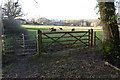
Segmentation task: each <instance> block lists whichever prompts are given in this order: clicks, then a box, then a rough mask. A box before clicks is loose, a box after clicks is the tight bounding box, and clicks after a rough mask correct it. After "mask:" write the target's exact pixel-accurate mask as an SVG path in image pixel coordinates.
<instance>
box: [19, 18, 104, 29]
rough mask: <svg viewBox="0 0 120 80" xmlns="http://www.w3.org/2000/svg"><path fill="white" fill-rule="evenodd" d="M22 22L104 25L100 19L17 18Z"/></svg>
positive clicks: (60, 24) (32, 23) (61, 24)
mask: <svg viewBox="0 0 120 80" xmlns="http://www.w3.org/2000/svg"><path fill="white" fill-rule="evenodd" d="M17 21H18V22H19V23H20V24H27V25H28V24H29V25H55V26H84V27H85V26H87V27H88V26H90V27H92V26H94V27H96V26H102V25H101V24H100V21H99V20H98V19H81V20H49V19H47V18H44V17H42V18H39V19H35V18H33V19H31V20H28V19H27V20H24V19H17Z"/></svg>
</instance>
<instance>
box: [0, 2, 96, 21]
mask: <svg viewBox="0 0 120 80" xmlns="http://www.w3.org/2000/svg"><path fill="white" fill-rule="evenodd" d="M0 1H1V2H4V1H5V0H0ZM14 1H17V0H14ZM35 1H37V3H36V2H35ZM35 1H34V0H19V3H20V4H21V5H22V9H23V12H24V13H25V17H24V18H27V19H28V18H39V17H45V18H48V19H61V20H66V19H97V18H98V15H97V14H96V12H97V11H96V10H95V6H96V4H97V0H35Z"/></svg>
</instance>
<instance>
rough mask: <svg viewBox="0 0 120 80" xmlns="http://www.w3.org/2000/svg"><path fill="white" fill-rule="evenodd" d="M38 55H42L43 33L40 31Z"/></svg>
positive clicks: (38, 34) (38, 33)
mask: <svg viewBox="0 0 120 80" xmlns="http://www.w3.org/2000/svg"><path fill="white" fill-rule="evenodd" d="M37 53H38V54H39V55H41V53H42V32H41V31H40V30H38V31H37Z"/></svg>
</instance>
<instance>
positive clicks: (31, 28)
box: [22, 25, 102, 41]
mask: <svg viewBox="0 0 120 80" xmlns="http://www.w3.org/2000/svg"><path fill="white" fill-rule="evenodd" d="M22 27H24V28H26V29H27V30H28V32H29V34H30V35H31V38H34V37H35V36H36V32H37V30H38V29H39V30H41V31H42V32H50V30H49V28H52V27H54V28H55V29H57V31H56V32H60V31H61V30H59V28H62V29H63V30H62V31H71V29H72V28H74V29H75V31H88V30H89V29H93V30H94V31H96V34H97V36H99V38H100V39H101V38H102V28H101V27H72V26H71V27H70V26H48V25H47V26H46V25H22ZM61 35H62V34H57V35H49V36H52V37H56V36H57V37H58V36H61ZM73 35H80V34H73ZM81 35H82V34H81ZM47 41H49V40H47Z"/></svg>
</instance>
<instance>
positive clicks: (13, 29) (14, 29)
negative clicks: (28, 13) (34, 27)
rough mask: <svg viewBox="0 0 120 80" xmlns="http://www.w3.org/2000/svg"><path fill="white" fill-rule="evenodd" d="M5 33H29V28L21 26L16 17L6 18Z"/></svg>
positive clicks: (4, 22)
mask: <svg viewBox="0 0 120 80" xmlns="http://www.w3.org/2000/svg"><path fill="white" fill-rule="evenodd" d="M3 24H4V33H5V34H27V30H26V29H25V28H22V27H20V25H19V24H18V23H17V21H16V20H14V19H12V18H11V19H4V20H3Z"/></svg>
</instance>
